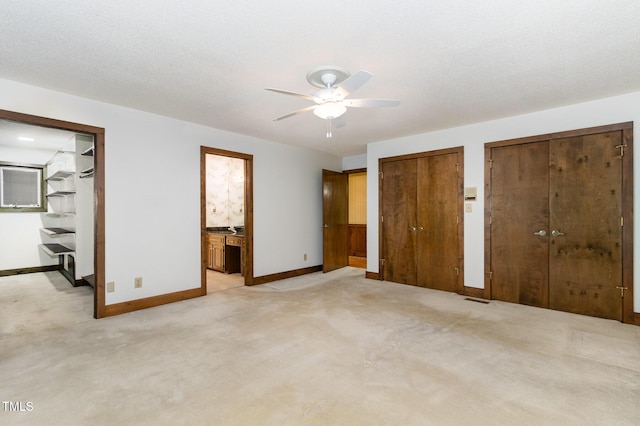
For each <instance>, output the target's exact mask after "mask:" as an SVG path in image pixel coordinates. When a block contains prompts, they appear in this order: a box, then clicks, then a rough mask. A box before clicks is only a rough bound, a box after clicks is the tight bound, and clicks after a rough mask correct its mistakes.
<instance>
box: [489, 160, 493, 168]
mask: <svg viewBox="0 0 640 426" xmlns="http://www.w3.org/2000/svg"><path fill="white" fill-rule="evenodd" d="M489 168H490V169H492V168H493V158H489Z"/></svg>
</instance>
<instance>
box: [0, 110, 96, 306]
mask: <svg viewBox="0 0 640 426" xmlns="http://www.w3.org/2000/svg"><path fill="white" fill-rule="evenodd" d="M0 119H4V120H9V121H15V122H17V123H22V124H27V125H34V126H41V127H48V128H52V129H60V130H67V131H71V132H76V133H84V134H89V135H92V136H93V144H94V145H93V146H94V158H93V161H94V165H93V168H94V175H93V179H94V180H93V197H94V203H95V205H94V211H93V214H94V238H93V273H94V276H95V284H94V288H93V317H94V318H104V317H105V316H107V315H106V309H105V249H104V242H105V208H104V200H105V197H104V180H105V177H104V175H105V170H104V145H105V137H104V134H105V129H104V128H102V127H95V126H89V125H87V124H80V123H73V122H70V121H62V120H56V119H53V118H47V117H41V116H37V115H30V114H23V113H19V112H14V111H7V110H2V109H0Z"/></svg>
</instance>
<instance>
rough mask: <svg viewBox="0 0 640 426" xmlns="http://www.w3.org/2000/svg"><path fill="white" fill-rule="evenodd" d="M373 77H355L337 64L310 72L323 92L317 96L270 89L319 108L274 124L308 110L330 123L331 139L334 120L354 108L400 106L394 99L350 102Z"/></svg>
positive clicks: (361, 73) (309, 77)
mask: <svg viewBox="0 0 640 426" xmlns="http://www.w3.org/2000/svg"><path fill="white" fill-rule="evenodd" d="M371 77H373V74H371V73H370V72H368V71H365V70H360V71H358V72H357V73H355V74H353V75H351V74H350V73H349V71H347V70H346V69H344V68H342V67H338V66H334V65H325V66H321V67H317V68H314V69H312V70H311V71H309V72H308V73H307V81H308V82H309V84H311V85H312V86H315V87H319V88H320V90H318V91H317V92H315V93H314V94H313V95H305V94H303V93H296V92H290V91H287V90H280V89H266V90H270V91H272V92H276V93H282V94H284V95H289V96H296V97H299V98H304V99H309V100H312V101H314V102H315V105H311V106H308V107H306V108H302V109H299V110H297V111H294V112H291V113H289V114H286V115H283V116H281V117H278V118H276V119H274V120H273V121H280V120H284V119H285V118H289V117H293V116H294V115H298V114H302V113H304V112H307V111H313V113H314V114H315V115H316V116H318V117H320V118H323V119H325V120H328V123H327V129H328V130H327V137H328V138H330V137H331V120H333V119H334V118H337V117H340V116H341V115H342V114H344V113H345V112H346V111H347V108H348V107H351V108H379V107H392V106H397V105H399V104H400V101H397V100H393V99H348V98H347V97H348V96H349V95H350V94H351V93H352V92H354V91H355V90H357V89H358V88H360V87H361V86H362V85H364V84H365V83H366V82H367V81H369V79H370V78H371Z"/></svg>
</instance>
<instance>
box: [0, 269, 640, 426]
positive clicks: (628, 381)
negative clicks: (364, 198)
mask: <svg viewBox="0 0 640 426" xmlns="http://www.w3.org/2000/svg"><path fill="white" fill-rule="evenodd" d="M363 275H364V272H363V271H362V270H360V269H355V268H345V269H342V270H339V271H335V272H333V273H329V274H324V275H323V274H322V273H317V274H311V275H308V276H305V277H297V278H292V279H288V280H283V281H280V282H278V283H272V284H268V285H263V286H256V287H238V288H232V289H228V290H225V291H220V292H216V293H212V294H210V295H208V296H206V297H202V298H198V299H192V300H188V301H184V302H180V303H174V304H171V305H165V306H161V307H157V308H152V309H147V310H144V311H138V312H133V313H130V314H125V315H121V316H118V317H113V318H107V319H103V320H94V319H92V318H91V312H92V297H91V294H90V289H86V288H85V289H83V288H77V289H73V288H71V287H70V286H69V285H68V283H67V284H66V285H64V283H65V282H66V281H65V280H64V278H62V277H61V276H59V274H57V273H42V274H32V275H30V276H18V277H5V278H0V332H1V333H2V334H1V335H0V400H2V401H22V402H27V401H28V402H31V403H32V406H33V410H32V411H28V412H7V411H4V410H3V407H2V406H0V424H12V425H15V424H18V425H19V424H34V425H36V424H37V425H41V424H64V425H76V424H91V425H102V424H104V425H110V424H118V425H124V424H127V425H130V424H149V425H176V424H184V425H187V424H188V425H556V424H557V425H625V424H628V425H632V424H634V425H637V424H638V423H639V421H640V403H639V401H640V333H639V331H638V329H639V328H638V327H635V326H631V325H625V324H621V323H618V322H614V321H608V320H602V319H596V318H589V317H584V316H579V315H573V314H566V313H562V312H554V311H549V310H544V309H537V308H530V307H525V306H518V305H513V304H508V303H501V302H493V301H492V302H491V303H489V304H481V303H476V302H472V301H468V300H465V298H464V297H463V296H459V295H456V294H451V293H445V292H438V291H432V290H427V289H420V288H415V287H410V286H404V285H400V284H392V283H386V282H378V281H373V280H367V279H365V278H364V277H363Z"/></svg>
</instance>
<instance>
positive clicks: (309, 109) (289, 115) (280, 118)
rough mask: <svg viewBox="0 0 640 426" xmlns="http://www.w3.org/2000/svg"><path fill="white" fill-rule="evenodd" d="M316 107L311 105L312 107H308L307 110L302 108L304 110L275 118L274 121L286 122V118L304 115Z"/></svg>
mask: <svg viewBox="0 0 640 426" xmlns="http://www.w3.org/2000/svg"><path fill="white" fill-rule="evenodd" d="M316 107H317V105H311V106H308V107H306V108H302V109H299V110H297V111H293V112H291V113H289V114H287V115H283V116H282V117H278V118H275V119H274V120H273V121H280V120H284V119H285V118H289V117H293V116H294V115H298V114H302V113H304V112H307V111H312V110H314V109H315V108H316Z"/></svg>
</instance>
